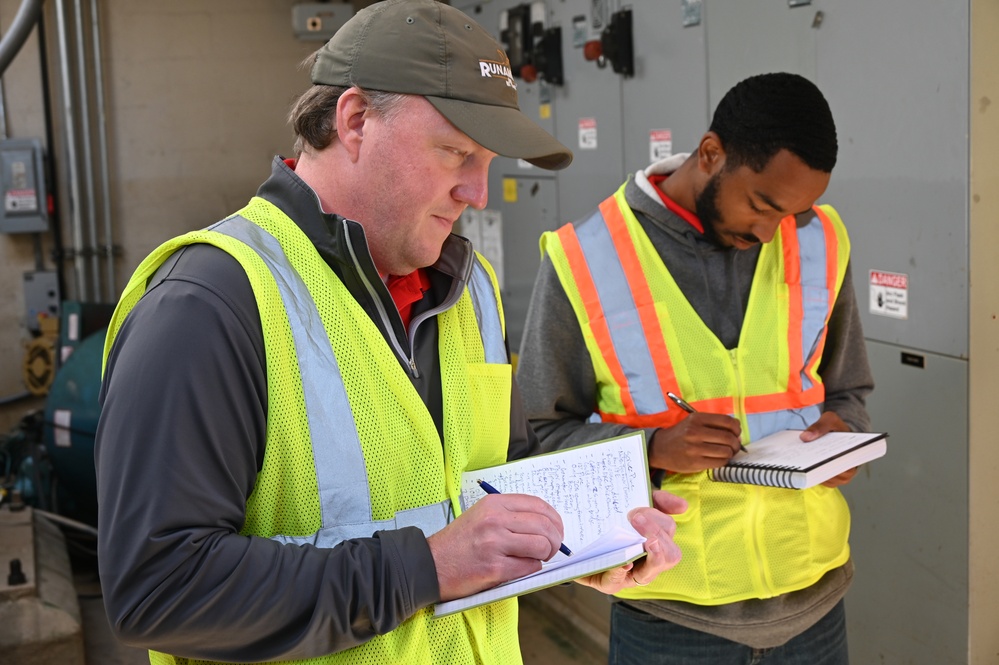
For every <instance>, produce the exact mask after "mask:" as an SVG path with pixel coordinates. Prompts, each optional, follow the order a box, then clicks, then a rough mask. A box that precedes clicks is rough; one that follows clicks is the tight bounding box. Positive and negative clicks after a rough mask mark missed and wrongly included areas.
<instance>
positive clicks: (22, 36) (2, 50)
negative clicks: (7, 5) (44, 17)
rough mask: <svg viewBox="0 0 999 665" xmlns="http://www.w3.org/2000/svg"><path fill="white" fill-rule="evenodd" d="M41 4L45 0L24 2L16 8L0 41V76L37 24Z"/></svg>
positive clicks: (25, 0)
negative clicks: (12, 19) (12, 18)
mask: <svg viewBox="0 0 999 665" xmlns="http://www.w3.org/2000/svg"><path fill="white" fill-rule="evenodd" d="M43 4H45V0H24V2H22V3H21V6H20V7H19V8H18V10H17V15H16V16H15V17H14V22H13V23H11V24H10V30H8V31H7V34H6V35H4V37H3V39H2V40H0V76H2V75H3V73H4V72H6V71H7V67H8V66H9V65H10V63H11V62H12V61H13V60H14V56H16V55H17V52H18V51H20V50H21V47H22V46H24V42H25V40H27V39H28V35H29V34H31V29H32V28H34V27H35V24H36V23H38V17H39V16H41V14H42V5H43Z"/></svg>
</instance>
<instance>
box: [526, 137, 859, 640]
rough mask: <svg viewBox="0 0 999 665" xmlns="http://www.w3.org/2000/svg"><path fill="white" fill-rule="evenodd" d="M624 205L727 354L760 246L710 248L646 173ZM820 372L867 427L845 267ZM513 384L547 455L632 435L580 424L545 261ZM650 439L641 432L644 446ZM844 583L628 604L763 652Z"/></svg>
mask: <svg viewBox="0 0 999 665" xmlns="http://www.w3.org/2000/svg"><path fill="white" fill-rule="evenodd" d="M672 160H673V161H672V162H670V163H669V165H670V166H671V167H672V168H676V167H677V166H679V164H680V163H681V162H682V156H676V157H673V158H672ZM657 166H658V167H659V168H660V169H662V165H654V166H653V167H650V168H655V167H657ZM672 168H670V169H668V170H667V172H668V171H669V170H672ZM660 172H662V171H661V170H660ZM625 198H626V200H627V202H628V205H629V206H630V207H631V209H632V210H633V211H634V213H635V215H636V216H637V218H638V220H639V222H640V223H641V225H642V228H643V229H644V230H645V232H646V234H647V235H648V237H649V240H650V241H651V242H652V244H653V246H654V247H655V248H656V251H657V252H658V253H659V255H660V256H661V257H662V259H663V261H664V263H665V264H666V265H667V266H668V268H669V270H670V274H672V275H673V277H674V279H675V280H676V282H677V284H678V286H679V287H680V289H681V290H682V291H683V293H684V295H685V296H686V298H687V300H688V301H689V302H690V303H691V304H692V305H693V307H694V309H695V311H696V312H697V313H698V315H699V316H700V317H701V319H702V320H703V321H704V323H705V324H706V325H707V326H708V328H709V329H710V330H711V331H712V332H713V333H714V334H715V335H716V336H717V337H718V339H719V340H720V341H721V342H722V344H724V345H725V347H726V348H729V349H731V348H734V347H735V346H736V345H737V344H738V340H739V332H740V330H741V328H742V322H743V318H744V314H745V310H746V305H747V302H748V300H749V292H750V287H751V285H752V278H753V273H754V271H755V269H756V261H757V259H758V258H759V252H760V247H759V246H757V247H755V248H751V249H747V250H744V251H740V250H736V249H731V248H722V247H719V246H717V245H714V244H713V243H711V242H709V241H708V240H706V239H705V238H704V236H703V235H702V234H701V233H700V232H698V231H697V230H696V229H695V228H694V227H693V226H691V225H690V224H689V223H688V222H687V221H685V220H684V219H682V218H681V217H679V216H678V215H676V214H674V213H673V212H671V211H670V210H669V209H667V208H666V207H665V206H664V205H663V203H662V201H661V200H660V199H659V198H658V196H656V195H655V194H654V192H653V191H651V190H650V186H649V184H648V180H647V177H646V173H645V172H639V173H637V174H635V175H634V176H633V177H631V178H629V180H628V183H627V185H626V189H625ZM819 374H820V376H821V377H822V381H823V384H824V385H825V390H826V398H825V404H824V406H823V409H824V410H831V411H835V412H836V413H837V414H839V416H840V417H841V418H843V420H844V421H845V422H846V423H847V424H848V425H849V426H850V427H851V428H852V429H854V430H856V431H866V430H867V429H868V428H869V425H870V419H869V417H868V415H867V411H866V409H865V397H866V395H867V394H869V393H870V391H871V390H872V389H873V386H874V381H873V377H872V375H871V371H870V368H869V365H868V362H867V350H866V346H865V343H864V338H863V330H862V328H861V323H860V316H859V313H858V311H857V303H856V297H855V293H854V289H853V284H852V281H851V276H850V270H849V268H848V269H847V273H846V277H845V279H844V282H843V287H842V289H841V290H840V293H839V297H838V298H837V300H836V303H835V305H834V307H833V312H832V315H831V317H830V321H829V326H828V332H827V337H826V346H825V350H824V352H823V356H822V362H821V365H820V367H819ZM517 381H518V384H519V385H520V388H521V394H522V395H523V399H524V404H525V407H526V409H527V413H528V417H529V418H530V421H531V425H532V427H534V429H535V431H536V432H537V434H538V436H539V438H540V439H541V442H542V447H543V448H544V449H545V450H557V449H562V448H567V447H571V446H575V445H579V444H582V443H588V442H591V441H595V440H599V439H603V438H607V437H611V436H616V435H618V434H622V433H624V432H627V431H629V430H630V429H631V428H628V427H627V426H624V425H618V424H614V423H591V422H588V420H587V419H588V418H589V416H590V415H591V414H592V413H593V412H594V411H595V409H596V403H597V397H596V377H595V374H594V371H593V365H592V362H591V360H590V355H589V351H588V350H587V348H586V344H585V342H584V340H583V335H582V332H581V331H580V329H579V325H578V323H577V321H576V315H575V312H574V311H573V309H572V305H571V304H570V302H569V299H568V297H567V296H566V294H565V291H564V289H563V288H562V284H561V282H560V281H559V278H558V275H557V274H556V272H555V269H554V267H553V266H552V264H551V261H550V260H548V259H547V257H546V258H545V259H544V260H543V261H542V264H541V268H540V271H539V273H538V277H537V281H536V284H535V288H534V293H533V296H532V299H531V303H530V307H529V308H528V313H527V323H526V326H525V329H524V336H523V340H522V342H521V348H520V358H519V363H518V367H517ZM654 431H655V430H654V429H650V430H647V432H646V435H647V437H648V438H649V439H651V437H652V434H653V433H654ZM851 577H852V567H851V566H850V565H847V566H844V567H843V569H840V570H836V571H830V572H829V573H828V574H827V575H826V576H825V577H823V578H822V580H820V581H819V582H818V583H817V584H816V585H814V586H813V587H812V588H810V589H804V590H802V591H798V592H795V593H791V594H785V595H784V596H779V597H777V598H772V599H767V600H752V601H745V602H743V603H733V604H731V605H726V606H713V607H707V606H697V605H691V604H689V603H680V602H672V601H651V602H648V601H641V602H636V601H628V602H629V603H631V604H634V605H636V606H638V607H640V608H641V609H644V610H645V611H647V612H650V613H653V614H655V615H657V616H661V617H663V618H667V619H670V620H672V621H675V622H677V623H681V624H683V625H687V626H689V627H692V628H696V629H698V630H704V631H706V632H711V633H714V634H717V635H720V636H722V637H725V638H727V639H732V640H735V641H739V642H743V643H745V644H749V645H750V646H754V647H758V648H766V647H772V646H777V645H779V644H782V643H784V642H785V641H787V639H790V638H791V637H793V636H794V635H796V634H798V633H800V632H801V631H802V630H804V629H806V628H808V627H809V626H810V625H811V624H812V623H814V622H815V621H817V620H818V619H819V618H821V617H822V616H823V615H824V614H825V612H827V611H828V610H829V609H830V608H831V607H832V605H834V604H835V603H836V602H837V601H838V600H839V599H840V598H842V596H843V595H844V594H845V593H846V589H847V586H848V584H849V581H850V578H851Z"/></svg>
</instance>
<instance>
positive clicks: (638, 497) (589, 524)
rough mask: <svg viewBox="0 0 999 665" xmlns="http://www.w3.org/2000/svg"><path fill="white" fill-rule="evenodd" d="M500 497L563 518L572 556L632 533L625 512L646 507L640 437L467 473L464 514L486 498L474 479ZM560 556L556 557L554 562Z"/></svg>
mask: <svg viewBox="0 0 999 665" xmlns="http://www.w3.org/2000/svg"><path fill="white" fill-rule="evenodd" d="M480 478H481V479H482V480H485V481H487V482H488V483H489V484H490V485H492V486H493V487H495V488H496V489H498V490H499V491H501V492H503V493H504V494H532V495H534V496H539V497H541V498H542V499H544V500H545V501H547V502H548V503H550V504H551V505H552V506H553V507H554V508H555V510H557V511H558V513H559V515H560V516H561V517H562V525H563V527H564V528H565V536H564V540H563V542H564V543H565V544H566V545H567V546H568V547H569V549H571V550H572V551H573V552H575V551H577V550H579V549H582V548H583V547H585V546H587V545H589V544H590V543H592V542H593V541H594V540H596V539H597V538H599V537H600V535H601V534H603V533H605V532H607V531H610V530H611V528H612V527H614V526H620V527H625V528H628V529H630V528H631V527H630V524H629V523H628V511H629V510H631V509H632V508H634V507H635V506H647V505H649V483H648V462H647V461H646V458H645V443H644V439H643V437H642V436H641V434H634V435H628V436H624V437H620V438H616V439H610V440H608V441H604V442H601V443H600V444H594V445H589V446H579V447H577V448H571V449H568V450H562V451H559V452H557V453H551V454H548V455H539V456H537V457H530V458H528V459H524V460H518V461H516V462H511V463H509V464H504V465H502V466H498V467H492V468H490V469H482V470H479V471H469V472H466V473H465V475H464V476H463V478H462V485H461V504H462V509H463V510H467V509H468V508H469V507H470V506H471V505H472V504H474V503H475V502H476V501H478V500H479V499H481V498H482V497H483V496H485V493H484V492H483V491H482V488H481V487H479V486H478V483H477V482H476V480H477V479H480ZM560 557H564V555H562V554H559V555H558V556H557V557H556V558H555V559H553V560H552V561H553V562H554V561H556V560H557V559H558V558H560Z"/></svg>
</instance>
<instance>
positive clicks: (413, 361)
mask: <svg viewBox="0 0 999 665" xmlns="http://www.w3.org/2000/svg"><path fill="white" fill-rule="evenodd" d="M409 369H411V370H413V378H414V379H418V378H420V370H418V369H416V359H415V358H410V359H409Z"/></svg>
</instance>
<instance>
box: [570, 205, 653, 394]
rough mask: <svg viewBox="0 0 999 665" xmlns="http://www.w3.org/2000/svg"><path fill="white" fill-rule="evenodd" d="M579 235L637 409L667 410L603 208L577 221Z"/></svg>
mask: <svg viewBox="0 0 999 665" xmlns="http://www.w3.org/2000/svg"><path fill="white" fill-rule="evenodd" d="M576 237H577V238H578V239H579V246H580V248H582V250H583V256H584V257H585V259H586V265H587V266H588V267H589V269H590V274H591V275H592V276H593V284H594V285H595V287H596V289H597V296H598V297H599V298H600V307H601V309H602V310H603V313H604V318H605V319H606V321H607V328H608V330H609V331H610V337H611V343H612V344H613V345H614V353H615V355H617V358H618V361H619V362H620V363H621V369H622V370H623V371H624V376H625V378H626V379H627V381H628V389H629V392H630V393H631V398H632V400H633V401H634V403H635V410H636V411H637V412H638V413H640V414H650V413H662V412H663V411H667V410H668V409H669V405H668V404H666V399H665V395H663V391H662V388H661V387H660V386H659V377H658V376H657V375H656V372H655V371H654V370H652V371H650V370H651V368H653V367H655V364H654V363H653V361H652V351H651V350H650V349H649V343H648V340H647V339H646V338H645V331H644V330H643V329H642V320H641V318H640V317H639V315H638V309H637V307H636V306H635V300H634V297H633V296H632V294H631V286H630V285H629V284H628V278H627V277H626V276H625V274H624V266H622V265H621V259H620V257H619V256H618V253H617V251H616V250H615V249H614V241H613V240H612V239H611V235H610V230H609V229H608V228H607V222H606V221H605V220H604V218H603V215H602V214H600V211H599V210H598V211H597V212H595V213H593V215H591V216H590V217H589V218H587V219H586V220H585V221H584V222H582V223H581V224H578V225H576ZM608 250H609V251H608Z"/></svg>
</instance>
